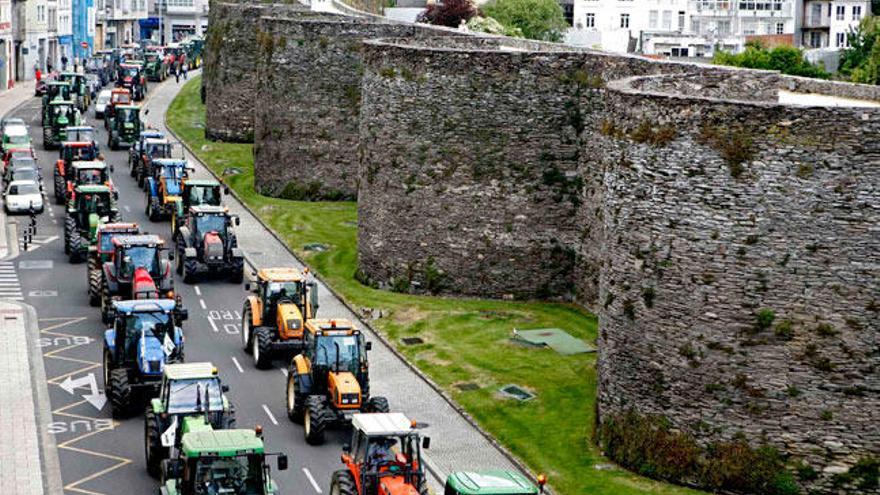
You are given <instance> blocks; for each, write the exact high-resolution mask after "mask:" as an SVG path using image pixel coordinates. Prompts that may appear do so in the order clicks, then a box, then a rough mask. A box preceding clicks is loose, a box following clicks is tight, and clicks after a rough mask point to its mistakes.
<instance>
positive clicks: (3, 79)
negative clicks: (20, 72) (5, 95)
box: [0, 0, 15, 89]
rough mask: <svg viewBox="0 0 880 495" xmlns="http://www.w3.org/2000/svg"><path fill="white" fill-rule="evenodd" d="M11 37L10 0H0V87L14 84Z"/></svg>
mask: <svg viewBox="0 0 880 495" xmlns="http://www.w3.org/2000/svg"><path fill="white" fill-rule="evenodd" d="M13 49H14V43H13V39H12V1H11V0H0V85H2V86H0V89H8V88H11V87H12V86H13V85H14V84H15V66H14V62H13V60H14V59H13V56H12V55H13Z"/></svg>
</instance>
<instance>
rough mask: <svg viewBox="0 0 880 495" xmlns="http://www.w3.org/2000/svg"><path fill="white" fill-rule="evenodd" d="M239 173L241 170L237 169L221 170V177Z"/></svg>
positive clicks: (227, 168)
mask: <svg viewBox="0 0 880 495" xmlns="http://www.w3.org/2000/svg"><path fill="white" fill-rule="evenodd" d="M240 173H241V169H240V168H237V167H226V168H224V169H223V175H238V174H240Z"/></svg>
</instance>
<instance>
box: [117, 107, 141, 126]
mask: <svg viewBox="0 0 880 495" xmlns="http://www.w3.org/2000/svg"><path fill="white" fill-rule="evenodd" d="M118 115H119V120H121V121H122V122H125V123H126V124H128V123H135V122H137V121H138V111H137V109H134V108H120V109H119V113H118Z"/></svg>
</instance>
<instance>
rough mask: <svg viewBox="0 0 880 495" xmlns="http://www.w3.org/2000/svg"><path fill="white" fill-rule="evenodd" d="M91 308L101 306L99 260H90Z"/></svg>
mask: <svg viewBox="0 0 880 495" xmlns="http://www.w3.org/2000/svg"><path fill="white" fill-rule="evenodd" d="M88 278H89V306H92V307H97V306H100V305H101V265H100V261H99V260H98V259H97V258H89V268H88Z"/></svg>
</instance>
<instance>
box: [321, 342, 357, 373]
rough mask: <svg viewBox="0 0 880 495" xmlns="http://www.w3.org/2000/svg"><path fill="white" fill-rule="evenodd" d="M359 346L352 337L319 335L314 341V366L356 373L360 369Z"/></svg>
mask: <svg viewBox="0 0 880 495" xmlns="http://www.w3.org/2000/svg"><path fill="white" fill-rule="evenodd" d="M360 355H361V354H360V345H359V343H358V338H357V337H356V336H354V335H332V336H331V335H321V336H319V337H318V338H317V339H316V340H315V363H314V364H315V366H326V367H332V366H334V365H336V364H338V365H339V368H338V371H350V372H352V373H356V372H357V371H358V369H359V368H360Z"/></svg>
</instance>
